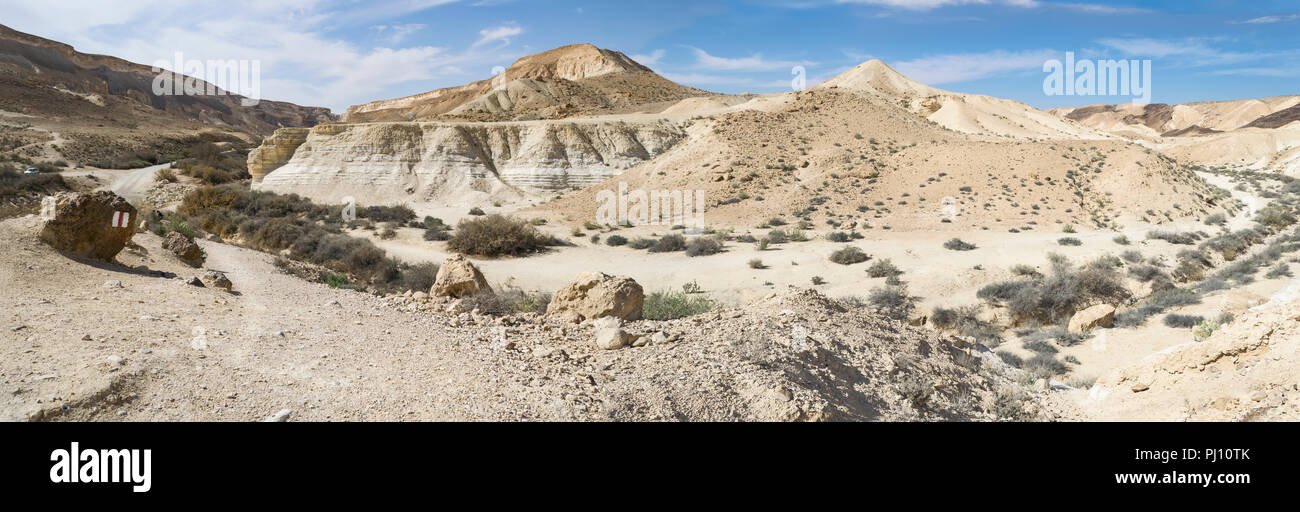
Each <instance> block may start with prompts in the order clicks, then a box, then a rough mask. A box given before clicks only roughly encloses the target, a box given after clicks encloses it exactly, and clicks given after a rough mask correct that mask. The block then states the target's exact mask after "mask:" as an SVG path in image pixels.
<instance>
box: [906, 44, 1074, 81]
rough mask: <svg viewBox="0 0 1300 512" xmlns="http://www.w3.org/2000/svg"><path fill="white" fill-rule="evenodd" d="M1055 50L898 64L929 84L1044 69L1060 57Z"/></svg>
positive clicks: (945, 57) (967, 55)
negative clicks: (1049, 60)
mask: <svg viewBox="0 0 1300 512" xmlns="http://www.w3.org/2000/svg"><path fill="white" fill-rule="evenodd" d="M1061 55H1062V53H1061V52H1058V51H1055V50H1025V51H1005V50H995V51H991V52H983V53H959V54H947V55H933V56H927V57H921V58H919V59H912V60H904V61H900V62H897V63H895V65H894V68H895V69H897V70H898V71H899V72H901V73H903V74H905V75H907V76H908V77H911V78H912V79H914V80H918V81H920V82H922V83H926V84H946V83H954V82H965V81H969V80H978V79H981V78H988V77H991V76H996V75H1002V74H1006V73H1011V72H1023V71H1030V70H1041V69H1042V67H1043V62H1045V61H1047V60H1048V59H1054V58H1059V57H1060V56H1061Z"/></svg>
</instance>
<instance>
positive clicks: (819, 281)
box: [810, 276, 826, 286]
mask: <svg viewBox="0 0 1300 512" xmlns="http://www.w3.org/2000/svg"><path fill="white" fill-rule="evenodd" d="M810 281H812V284H813V286H821V285H824V284H826V278H824V277H822V276H812V278H811V279H810Z"/></svg>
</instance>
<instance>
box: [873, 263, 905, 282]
mask: <svg viewBox="0 0 1300 512" xmlns="http://www.w3.org/2000/svg"><path fill="white" fill-rule="evenodd" d="M867 275H868V276H871V277H873V278H877V279H878V278H881V277H885V278H888V277H897V276H900V275H903V271H902V270H899V269H898V267H896V266H894V262H892V261H890V260H889V258H885V259H883V260H879V261H877V262H875V263H872V264H871V266H869V267H867Z"/></svg>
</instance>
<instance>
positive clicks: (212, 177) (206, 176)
mask: <svg viewBox="0 0 1300 512" xmlns="http://www.w3.org/2000/svg"><path fill="white" fill-rule="evenodd" d="M181 173H183V174H185V175H186V176H189V177H191V178H195V179H198V180H199V181H202V182H203V183H205V184H208V185H221V184H224V183H230V182H232V181H235V180H236V179H237V177H236V176H235V175H234V174H233V173H230V172H228V171H225V170H223V169H218V168H216V167H212V166H210V165H206V164H194V165H190V166H187V167H184V168H182V169H181Z"/></svg>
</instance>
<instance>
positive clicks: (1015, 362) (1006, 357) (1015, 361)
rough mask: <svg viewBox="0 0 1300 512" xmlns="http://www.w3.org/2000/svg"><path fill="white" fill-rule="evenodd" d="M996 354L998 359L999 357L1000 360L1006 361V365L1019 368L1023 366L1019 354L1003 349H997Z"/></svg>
mask: <svg viewBox="0 0 1300 512" xmlns="http://www.w3.org/2000/svg"><path fill="white" fill-rule="evenodd" d="M997 355H998V359H1001V360H1002V362H1004V363H1007V365H1008V366H1011V367H1012V368H1021V367H1023V366H1025V360H1024V359H1022V358H1021V357H1020V356H1018V355H1015V354H1013V353H1011V352H1007V351H1005V350H999V351H998V352H997Z"/></svg>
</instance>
